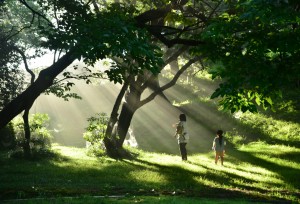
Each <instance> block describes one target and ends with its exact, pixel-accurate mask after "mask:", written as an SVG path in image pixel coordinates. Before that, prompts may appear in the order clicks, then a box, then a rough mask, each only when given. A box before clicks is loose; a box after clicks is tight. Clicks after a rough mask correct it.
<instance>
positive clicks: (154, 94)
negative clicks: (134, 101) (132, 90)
mask: <svg viewBox="0 0 300 204" xmlns="http://www.w3.org/2000/svg"><path fill="white" fill-rule="evenodd" d="M198 60H200V57H195V58H193V59H191V60H189V61H188V62H187V63H186V64H185V65H183V66H182V68H181V69H180V70H179V71H178V72H177V73H176V74H175V76H174V77H173V79H172V80H171V81H170V82H169V83H167V84H165V85H164V86H162V87H160V89H157V90H156V91H154V92H153V93H151V94H150V95H149V96H148V97H147V98H145V99H144V100H142V101H141V102H140V104H139V107H141V106H143V105H145V104H146V103H149V102H150V101H152V100H153V99H154V98H155V97H156V96H157V95H159V94H160V93H161V92H163V91H164V90H166V89H168V88H170V87H172V86H174V85H175V84H176V82H177V80H178V78H179V77H180V76H181V74H182V73H183V72H184V71H186V70H187V69H188V68H189V67H190V66H191V65H192V64H193V63H195V62H197V61H198Z"/></svg>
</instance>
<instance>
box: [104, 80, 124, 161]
mask: <svg viewBox="0 0 300 204" xmlns="http://www.w3.org/2000/svg"><path fill="white" fill-rule="evenodd" d="M128 84H129V82H128V80H126V81H125V83H124V84H123V86H122V89H121V91H120V93H119V95H118V97H117V99H116V101H115V104H114V107H113V110H112V112H111V115H110V118H109V121H108V124H107V128H106V132H105V136H104V139H103V142H104V145H105V148H106V152H107V154H108V155H109V156H114V155H117V154H118V153H117V151H118V150H117V146H116V144H117V141H116V137H115V135H113V129H114V126H115V124H116V123H117V121H118V110H119V108H120V105H121V102H122V99H123V97H124V95H125V92H126V90H127V88H128Z"/></svg>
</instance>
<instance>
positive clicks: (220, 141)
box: [212, 130, 226, 166]
mask: <svg viewBox="0 0 300 204" xmlns="http://www.w3.org/2000/svg"><path fill="white" fill-rule="evenodd" d="M225 145H226V142H225V139H224V137H223V131H222V130H218V131H217V137H215V139H214V141H213V146H212V149H213V150H214V151H215V152H216V156H215V164H217V163H218V160H219V157H220V158H221V165H222V166H223V161H224V152H225Z"/></svg>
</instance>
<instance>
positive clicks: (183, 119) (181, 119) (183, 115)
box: [179, 113, 186, 121]
mask: <svg viewBox="0 0 300 204" xmlns="http://www.w3.org/2000/svg"><path fill="white" fill-rule="evenodd" d="M179 120H180V121H186V116H185V114H183V113H182V114H180V115H179Z"/></svg>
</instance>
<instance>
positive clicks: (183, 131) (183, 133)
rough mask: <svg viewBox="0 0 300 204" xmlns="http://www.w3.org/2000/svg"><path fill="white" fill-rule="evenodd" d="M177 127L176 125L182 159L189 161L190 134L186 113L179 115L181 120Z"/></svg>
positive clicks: (176, 135)
mask: <svg viewBox="0 0 300 204" xmlns="http://www.w3.org/2000/svg"><path fill="white" fill-rule="evenodd" d="M175 127H176V132H175V135H174V137H177V140H178V144H179V149H180V154H181V158H182V161H187V150H186V144H187V142H188V139H189V135H188V132H187V128H186V116H185V114H180V115H179V122H178V123H177V124H176V125H175Z"/></svg>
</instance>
